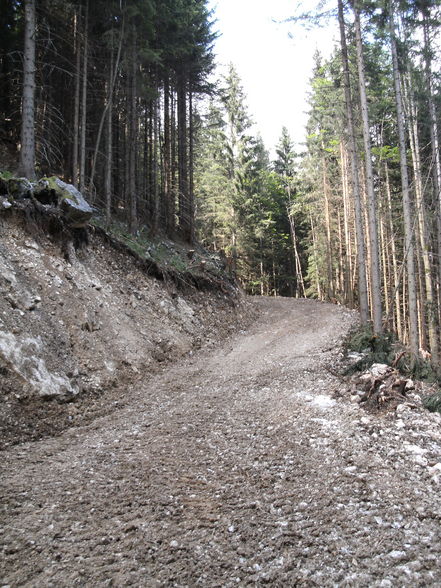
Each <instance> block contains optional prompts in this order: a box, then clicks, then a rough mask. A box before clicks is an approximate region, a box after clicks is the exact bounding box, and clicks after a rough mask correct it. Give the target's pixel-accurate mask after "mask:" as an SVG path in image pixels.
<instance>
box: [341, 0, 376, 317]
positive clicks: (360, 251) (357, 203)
mask: <svg viewBox="0 0 441 588" xmlns="http://www.w3.org/2000/svg"><path fill="white" fill-rule="evenodd" d="M338 21H339V27H340V46H341V54H342V63H343V74H344V88H345V106H346V122H347V126H348V139H349V141H348V145H349V157H350V164H351V181H352V194H353V198H354V213H355V232H356V236H357V266H358V302H359V305H360V317H361V322H362V324H366V323H367V322H368V320H369V303H368V293H367V282H366V247H365V234H364V227H363V212H362V207H361V191H360V179H359V176H358V170H359V162H358V153H357V142H356V138H355V125H354V115H353V103H352V95H351V81H350V77H349V59H348V48H347V43H346V31H345V22H344V16H343V1H342V0H338Z"/></svg>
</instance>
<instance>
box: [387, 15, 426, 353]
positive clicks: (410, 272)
mask: <svg viewBox="0 0 441 588" xmlns="http://www.w3.org/2000/svg"><path fill="white" fill-rule="evenodd" d="M392 6H393V4H392V3H391V4H390V9H391V14H390V22H389V25H390V42H391V50H392V67H393V76H394V87H395V102H396V108H397V128H398V145H399V150H400V170H401V189H402V193H403V216H404V242H405V247H404V250H405V258H406V267H407V290H408V301H409V304H408V311H409V344H410V349H411V352H412V353H413V354H414V356H415V357H417V355H418V349H419V333H418V307H417V289H416V274H415V251H414V249H415V248H414V229H413V222H412V219H413V212H412V206H411V201H410V190H409V178H408V173H407V151H406V138H405V121H404V113H403V101H402V95H401V85H400V73H399V69H398V55H397V47H396V42H395V24H394V14H393V7H392Z"/></svg>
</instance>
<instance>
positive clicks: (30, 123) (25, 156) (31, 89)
mask: <svg viewBox="0 0 441 588" xmlns="http://www.w3.org/2000/svg"><path fill="white" fill-rule="evenodd" d="M24 8H25V33H24V53H23V95H22V109H21V146H20V164H19V172H18V173H19V174H20V175H23V176H26V177H27V178H29V179H31V180H33V179H35V35H36V24H35V0H25V3H24Z"/></svg>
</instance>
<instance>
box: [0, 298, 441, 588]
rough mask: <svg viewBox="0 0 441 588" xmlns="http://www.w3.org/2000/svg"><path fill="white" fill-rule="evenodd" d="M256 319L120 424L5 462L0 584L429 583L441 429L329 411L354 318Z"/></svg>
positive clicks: (330, 309)
mask: <svg viewBox="0 0 441 588" xmlns="http://www.w3.org/2000/svg"><path fill="white" fill-rule="evenodd" d="M256 304H258V305H259V307H260V319H259V320H258V321H257V322H256V324H255V325H254V326H253V327H252V328H251V329H249V330H248V331H247V332H242V333H239V334H238V335H237V336H235V337H234V338H232V339H230V340H229V342H228V343H225V344H224V345H223V346H222V348H217V349H216V350H212V351H210V352H200V353H198V354H196V355H194V356H193V357H189V358H187V359H186V360H185V361H182V362H181V363H179V364H177V365H176V366H174V367H172V368H169V369H168V370H167V371H164V372H163V373H162V374H156V375H155V376H152V377H151V378H150V379H146V381H145V382H144V383H143V384H142V386H139V387H138V388H137V389H134V390H131V391H127V394H128V396H129V399H130V402H128V404H127V405H126V406H125V407H124V408H122V409H121V410H117V411H115V412H113V413H112V414H111V415H109V416H106V417H104V418H101V419H98V420H96V421H94V422H93V423H92V424H89V425H88V426H85V427H81V428H76V429H71V430H69V431H66V432H65V433H64V434H63V435H62V436H60V437H57V438H52V439H45V440H43V441H40V442H37V443H28V444H24V445H20V446H17V447H14V448H11V449H9V450H7V451H5V452H4V453H3V454H1V469H2V472H1V475H2V482H1V484H2V505H3V506H2V514H1V519H2V520H1V523H2V534H1V541H2V543H3V552H2V555H1V561H0V570H1V571H0V580H1V582H2V584H3V585H9V586H11V587H15V586H32V587H47V586H54V587H55V586H56V587H61V586H66V587H67V586H93V587H95V586H240V585H250V586H260V585H264V584H268V585H272V586H295V585H305V586H383V587H387V586H398V585H399V586H403V585H409V586H428V585H441V567H440V566H439V561H440V551H441V526H440V518H441V497H440V495H441V493H440V491H439V490H440V488H441V485H440V484H439V480H437V479H436V476H435V477H433V476H432V477H431V472H432V470H431V465H432V464H433V463H435V462H436V461H437V460H438V461H441V451H440V450H441V437H440V435H438V437H437V433H436V431H437V430H438V429H439V422H438V424H437V422H436V421H433V423H432V422H431V423H432V424H431V426H430V427H429V425H427V426H426V429H424V427H423V425H420V427H419V428H418V429H417V428H415V427H414V424H415V423H414V422H413V421H409V422H407V421H404V420H403V419H398V420H397V419H396V418H395V417H394V419H390V420H384V419H383V420H381V419H379V418H374V417H371V416H367V415H366V414H365V413H363V411H362V410H361V409H360V408H359V407H358V406H353V405H351V404H349V403H348V402H347V401H345V400H338V401H336V400H334V399H333V397H332V395H333V392H334V391H335V390H336V389H338V387H339V386H340V382H339V381H338V380H337V379H335V378H334V377H333V376H332V375H331V374H330V373H329V371H327V369H326V366H327V365H328V363H329V362H332V361H333V360H334V359H335V357H336V355H337V354H338V352H339V351H338V344H339V342H341V339H342V337H343V335H344V334H345V332H346V331H347V329H348V328H349V327H350V326H351V324H353V322H354V315H353V314H351V313H350V312H349V311H346V310H344V309H342V308H338V307H335V306H331V305H326V304H321V303H317V302H313V301H295V300H281V299H276V300H274V299H261V300H256ZM429 424H430V423H429ZM421 427H423V428H421ZM409 437H410V438H411V439H410V442H408V439H409ZM406 443H407V445H406ZM409 447H414V448H415V447H417V448H418V449H419V450H420V453H419V457H420V459H419V460H417V459H415V455H416V454H418V451H417V450H416V449H414V450H413V452H412V450H409ZM422 456H423V457H422ZM424 460H425V461H424Z"/></svg>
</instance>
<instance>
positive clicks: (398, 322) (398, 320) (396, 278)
mask: <svg viewBox="0 0 441 588" xmlns="http://www.w3.org/2000/svg"><path fill="white" fill-rule="evenodd" d="M384 171H385V178H386V196H387V222H388V226H389V233H390V249H391V255H392V272H393V285H394V296H393V299H394V300H393V302H394V305H393V304H392V299H391V303H390V305H389V307H390V308H392V307H393V306H395V329H396V333H397V335H398V338H399V339H400V340H402V337H403V329H402V316H401V311H402V309H401V297H400V278H401V276H400V271H399V269H398V261H397V251H396V244H395V233H394V223H393V216H392V196H391V190H390V181H389V168H388V166H387V163H385V165H384Z"/></svg>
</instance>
